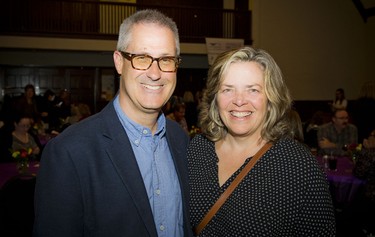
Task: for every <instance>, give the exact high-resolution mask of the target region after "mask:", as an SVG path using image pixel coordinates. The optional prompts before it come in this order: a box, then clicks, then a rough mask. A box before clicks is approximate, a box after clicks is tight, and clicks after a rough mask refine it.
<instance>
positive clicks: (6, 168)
mask: <svg viewBox="0 0 375 237" xmlns="http://www.w3.org/2000/svg"><path fill="white" fill-rule="evenodd" d="M38 169H39V162H36V161H32V162H30V164H29V172H30V174H32V175H36V174H37V172H38ZM18 174H19V173H18V170H17V163H16V162H11V163H0V188H1V187H3V185H4V184H5V183H6V181H8V180H9V179H10V178H12V177H14V176H16V175H18Z"/></svg>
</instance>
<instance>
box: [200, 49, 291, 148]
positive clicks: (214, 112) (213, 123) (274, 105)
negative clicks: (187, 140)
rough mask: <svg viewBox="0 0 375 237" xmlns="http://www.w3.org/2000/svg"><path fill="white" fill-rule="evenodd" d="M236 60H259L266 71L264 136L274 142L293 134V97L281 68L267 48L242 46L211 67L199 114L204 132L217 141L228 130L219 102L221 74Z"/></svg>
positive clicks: (221, 57) (216, 61) (224, 55)
mask: <svg viewBox="0 0 375 237" xmlns="http://www.w3.org/2000/svg"><path fill="white" fill-rule="evenodd" d="M237 62H256V63H258V64H259V65H260V66H261V68H262V70H263V73H264V88H265V94H266V97H267V100H268V103H267V106H268V110H267V113H266V116H265V118H264V125H263V128H262V132H261V136H262V138H263V139H265V140H267V141H271V142H274V141H276V140H278V139H280V138H281V137H283V136H289V137H290V136H291V126H290V123H289V120H288V113H289V111H290V109H291V105H292V98H291V95H290V93H289V90H288V87H287V86H286V84H285V82H284V80H283V77H282V73H281V70H280V68H279V67H278V66H277V64H276V62H275V60H274V59H273V58H272V57H271V55H269V54H268V53H267V52H266V51H264V50H262V49H254V48H252V47H243V48H240V49H235V50H231V51H228V52H225V53H222V54H221V55H219V56H218V57H217V58H216V60H215V62H214V63H213V65H212V66H211V67H210V69H209V71H208V78H207V84H206V89H205V92H204V95H203V100H202V104H201V107H200V114H199V126H200V128H201V130H202V133H203V134H205V135H206V136H207V138H208V139H210V140H211V141H218V140H220V139H222V138H224V136H225V135H226V134H227V132H228V130H227V128H226V127H225V125H224V124H223V122H222V121H221V118H220V116H219V111H218V105H217V93H218V91H219V88H220V86H221V83H222V76H223V74H224V73H225V72H226V70H227V69H228V67H229V65H230V64H232V63H237Z"/></svg>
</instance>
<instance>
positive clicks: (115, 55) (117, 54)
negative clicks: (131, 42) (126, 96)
mask: <svg viewBox="0 0 375 237" xmlns="http://www.w3.org/2000/svg"><path fill="white" fill-rule="evenodd" d="M113 61H114V63H115V67H116V71H117V73H118V74H119V75H121V74H122V66H123V64H124V58H123V57H122V55H121V53H120V52H119V51H115V52H114V53H113Z"/></svg>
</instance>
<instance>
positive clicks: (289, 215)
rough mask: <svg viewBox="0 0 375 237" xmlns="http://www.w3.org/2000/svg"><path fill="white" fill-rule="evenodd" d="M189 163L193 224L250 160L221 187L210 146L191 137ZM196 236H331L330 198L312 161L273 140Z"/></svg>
mask: <svg viewBox="0 0 375 237" xmlns="http://www.w3.org/2000/svg"><path fill="white" fill-rule="evenodd" d="M188 159H189V176H190V185H191V187H190V195H191V200H190V215H191V222H192V226H196V225H198V223H199V222H200V221H201V220H202V219H203V217H204V215H205V214H206V213H207V212H208V210H209V209H210V207H211V206H212V205H213V204H214V203H215V201H216V200H217V199H218V197H219V196H220V194H221V193H222V192H223V191H224V190H225V189H226V188H227V187H228V185H229V184H230V183H231V182H232V181H233V179H234V178H235V177H236V176H237V175H238V173H239V172H240V171H241V170H242V169H243V167H244V166H245V165H246V163H248V162H249V160H250V159H251V158H248V159H247V160H246V161H245V163H244V164H243V165H242V167H240V169H239V170H237V171H236V172H235V173H234V174H233V175H232V176H231V177H230V178H229V179H228V180H227V181H226V183H224V184H223V185H222V186H221V187H220V186H219V180H218V166H217V162H218V157H217V155H216V153H215V146H214V143H213V142H211V141H209V140H208V139H206V138H205V137H204V136H202V135H197V136H195V137H194V139H193V140H192V141H191V144H190V146H189V149H188ZM200 236H212V237H220V236H225V237H228V236H235V237H239V236H257V237H259V236H267V237H271V236H283V237H285V236H298V237H300V236H335V217H334V210H333V206H332V200H331V196H330V193H329V188H328V184H327V181H326V178H325V175H324V174H323V172H322V170H321V169H320V168H319V165H318V163H317V161H316V159H315V158H314V157H313V156H312V155H311V153H310V152H309V151H308V150H307V149H306V148H305V147H304V146H303V145H301V144H299V143H297V142H295V141H293V140H289V139H282V140H280V141H278V142H276V143H275V144H274V145H273V146H272V147H271V148H270V150H268V151H267V153H266V154H264V155H263V157H262V158H261V159H260V160H259V161H258V162H257V164H255V166H254V167H253V169H252V170H251V171H250V173H249V174H248V175H247V176H246V177H245V179H244V180H243V181H242V182H241V183H240V184H239V186H237V188H236V190H234V192H233V193H232V194H231V196H230V197H229V198H228V199H227V201H226V203H225V204H224V205H223V206H222V207H221V208H220V210H219V211H218V212H217V213H216V215H215V216H214V218H213V219H212V220H211V221H210V222H209V223H208V225H207V226H206V227H205V229H204V230H203V231H202V232H201V234H200Z"/></svg>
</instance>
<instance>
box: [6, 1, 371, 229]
mask: <svg viewBox="0 0 375 237" xmlns="http://www.w3.org/2000/svg"><path fill="white" fill-rule="evenodd" d="M146 8H155V9H158V10H160V11H161V12H163V13H165V14H166V15H168V16H169V17H171V18H172V19H173V20H175V21H176V23H177V26H178V28H179V34H180V42H181V55H180V56H181V58H182V63H181V64H180V66H179V68H178V71H177V86H176V89H175V92H174V94H173V96H174V98H180V99H181V100H183V99H184V95H186V94H187V93H189V94H192V95H193V97H192V101H193V103H194V106H195V107H194V112H191V111H190V108H191V107H188V106H186V110H187V111H186V116H187V115H188V114H189V116H191V117H192V118H189V119H188V118H187V119H188V125H189V126H188V127H189V132H190V136H194V135H195V134H196V133H199V128H198V123H197V117H198V116H197V111H198V110H197V107H196V106H197V104H198V103H199V99H200V98H201V94H202V91H204V89H205V83H206V78H207V72H208V69H209V67H210V65H211V64H212V61H213V60H214V58H215V57H216V56H217V55H218V54H219V53H221V52H223V51H226V50H228V49H231V48H235V47H239V46H244V45H248V46H252V47H255V48H261V49H264V50H266V51H267V52H269V53H270V54H271V55H272V56H273V57H274V59H275V60H276V62H277V63H278V65H279V66H280V68H281V71H282V72H283V77H284V78H285V81H286V83H287V85H288V88H289V89H290V91H291V94H292V97H293V108H294V109H295V110H296V111H297V112H298V114H299V116H300V119H301V122H302V124H303V126H304V129H305V128H306V127H307V126H308V124H309V123H310V122H311V121H312V119H313V118H314V115H316V114H317V113H319V115H320V116H321V117H320V123H321V124H323V123H328V122H330V120H331V118H330V114H331V112H332V107H331V103H332V101H333V100H334V97H335V91H336V89H337V88H343V90H344V91H345V96H346V99H347V101H348V106H347V111H348V112H349V115H353V113H355V111H356V110H355V105H356V104H357V103H356V102H357V100H358V99H359V98H360V97H361V90H363V88H364V87H365V88H369V87H370V86H371V87H372V88H373V89H374V90H375V87H374V84H375V67H374V65H375V57H374V55H375V44H374V42H375V0H331V1H326V0H316V1H293V0H285V1H279V0H268V1H262V0H206V1H201V0H189V1H187V0H157V1H155V0H90V1H89V0H48V1H46V0H35V1H27V0H8V1H2V2H1V3H0V92H1V93H0V131H1V130H2V128H3V130H4V128H5V126H6V123H10V121H9V120H10V117H11V116H10V114H9V113H10V112H9V111H11V109H12V106H15V101H16V100H17V99H19V98H20V97H23V96H25V87H26V86H27V85H32V86H33V87H34V97H35V101H36V103H38V105H37V106H38V108H40V110H42V108H43V101H44V102H45V101H46V98H48V95H49V93H51V94H50V95H51V96H52V97H53V98H56V99H57V98H59V99H61V100H60V101H59V102H56V103H62V104H64V103H67V108H68V109H67V113H68V114H69V115H67V116H65V117H63V118H62V117H56V118H55V119H56V120H54V122H55V124H53V123H52V120H51V122H50V123H46V122H45V121H41V122H40V123H39V124H37V123H35V124H33V125H32V126H31V129H32V130H33V131H34V136H35V139H36V142H37V143H38V146H40V148H41V152H42V149H43V147H44V146H45V145H46V143H48V141H49V140H50V139H53V138H54V137H55V136H58V134H59V133H61V132H63V130H64V129H65V128H66V127H67V126H69V125H71V124H72V123H75V122H79V121H80V120H82V119H84V118H85V117H87V116H90V115H93V114H96V113H98V112H100V111H101V109H102V108H104V106H105V105H106V104H107V103H109V102H110V101H111V100H112V99H113V98H114V97H115V95H116V93H117V90H118V87H119V75H118V74H117V73H116V70H115V68H114V64H113V52H114V50H115V49H116V42H117V36H118V28H119V26H120V24H121V22H122V21H123V19H125V18H126V17H127V16H129V15H131V14H133V13H134V12H135V11H137V10H140V9H146ZM373 96H374V98H373V99H374V100H375V93H374V94H373ZM59 113H61V111H59ZM350 122H352V123H353V124H354V125H357V124H356V121H354V120H351V119H350ZM374 125H375V121H374ZM304 133H306V131H304ZM305 135H306V134H305ZM305 138H306V137H305ZM0 139H1V141H0V142H1V143H0V145H1V146H2V147H3V148H4V146H5V140H3V138H2V137H1V132H0ZM313 139H314V138H313ZM358 143H362V141H361V140H360V141H358ZM3 148H2V149H1V150H2V153H1V154H0V157H1V158H0V208H1V209H0V212H1V213H2V214H1V216H0V236H5V235H3V234H2V233H6V234H8V235H7V236H31V234H30V233H31V230H32V224H30V223H32V221H33V207H32V203H33V187H34V186H35V178H36V177H37V172H38V159H40V155H38V158H36V159H35V160H33V161H32V162H30V164H28V172H27V175H25V176H24V178H23V179H21V180H19V179H17V178H15V177H18V178H19V171H18V170H17V168H16V165H15V162H14V161H10V162H9V160H5V156H4V155H3V154H4V153H3V152H7V150H6V149H5V151H4V149H3ZM309 148H311V151H312V152H313V153H314V152H315V151H316V149H318V148H317V147H316V146H314V147H313V146H312V145H311V146H310V147H309ZM314 154H315V153H314ZM316 156H317V162H318V163H319V164H322V160H321V159H322V157H321V156H319V155H316ZM318 156H319V157H318ZM354 165H355V162H354V163H353V160H352V159H347V160H345V162H342V163H341V164H338V167H341V168H340V169H341V171H342V172H341V173H340V172H331V171H327V170H325V171H326V175H327V182H328V183H329V186H330V191H331V193H332V196H333V201H334V205H335V214H336V224H337V236H358V235H356V234H357V233H358V231H359V232H360V231H362V230H361V229H355V228H356V227H353V225H351V223H353V219H351V217H350V215H349V214H348V213H351V212H350V211H351V208H352V207H353V205H354V204H353V203H354V202H355V201H356V198H357V197H358V196H360V195H362V193H363V190H364V188H365V186H366V182H367V181H366V180H365V179H361V178H357V177H354V176H353V174H352V173H351V172H352V169H353V167H354ZM22 181H23V182H22ZM12 185H17V187H15V186H12ZM20 196H22V197H24V198H23V199H26V200H22V199H20V198H19V197H20ZM17 203H18V204H19V203H22V205H18V206H17ZM12 205H14V206H17V208H16V207H14V206H12ZM15 210H17V213H18V214H17V215H14V212H15ZM23 212H24V215H22V218H19V217H20V213H23ZM6 213H7V214H9V215H8V216H5V214H6ZM373 216H375V213H374V215H373ZM12 218H13V219H12ZM18 218H19V219H18ZM14 219H18V220H17V221H14ZM374 223H375V218H374ZM9 227H10V228H11V229H12V230H11V231H10V232H7V231H9V230H8V229H9ZM374 234H375V233H374ZM364 236H366V235H364Z"/></svg>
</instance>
